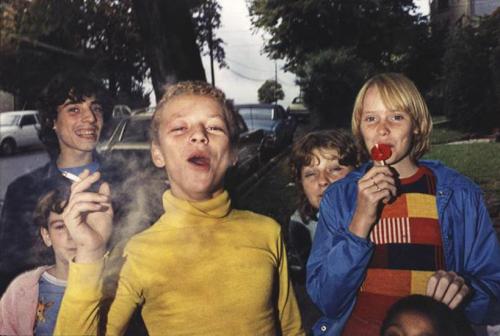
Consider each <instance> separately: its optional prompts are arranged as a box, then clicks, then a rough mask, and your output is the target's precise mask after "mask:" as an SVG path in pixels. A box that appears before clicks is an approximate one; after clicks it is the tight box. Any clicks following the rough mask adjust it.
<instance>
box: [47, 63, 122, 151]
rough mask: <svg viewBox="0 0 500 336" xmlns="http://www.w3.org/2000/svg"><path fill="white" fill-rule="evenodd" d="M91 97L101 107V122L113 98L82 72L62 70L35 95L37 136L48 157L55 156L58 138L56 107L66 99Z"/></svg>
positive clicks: (73, 99)
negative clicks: (55, 128)
mask: <svg viewBox="0 0 500 336" xmlns="http://www.w3.org/2000/svg"><path fill="white" fill-rule="evenodd" d="M92 96H94V97H95V98H96V100H97V101H98V102H99V104H101V106H102V108H103V111H104V112H103V119H104V122H106V121H107V120H109V118H110V116H111V108H112V105H113V101H112V99H111V96H110V95H109V92H108V90H107V89H106V88H105V87H104V84H103V83H102V82H101V81H99V80H98V79H97V78H96V77H94V76H92V75H89V74H84V73H82V72H77V71H76V72H75V71H72V72H66V73H61V74H58V75H56V76H54V77H53V78H52V79H51V80H50V82H49V83H48V84H47V86H46V87H45V88H44V89H43V91H42V92H41V94H40V97H39V98H38V102H37V109H38V111H39V113H40V124H41V129H40V132H39V137H40V140H41V141H42V143H43V144H44V145H45V147H46V149H47V151H48V152H49V154H50V156H51V157H52V158H55V157H57V156H58V155H59V151H60V148H59V141H58V139H57V135H56V133H55V131H54V129H53V127H54V121H55V120H56V119H57V107H58V106H60V105H62V104H63V103H64V102H65V101H66V100H68V99H69V100H70V101H71V102H74V103H80V102H82V101H84V99H85V98H86V97H92Z"/></svg>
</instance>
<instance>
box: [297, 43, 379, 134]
mask: <svg viewBox="0 0 500 336" xmlns="http://www.w3.org/2000/svg"><path fill="white" fill-rule="evenodd" d="M370 72H371V69H370V65H369V64H368V63H367V62H365V61H363V60H362V59H360V58H359V57H357V56H356V55H354V52H353V50H352V49H344V48H341V49H339V50H333V49H327V50H325V51H321V52H319V53H318V54H316V55H313V56H311V57H310V58H309V60H308V62H307V63H306V64H305V66H304V67H303V70H301V71H300V73H299V83H300V85H301V87H302V90H303V93H304V100H305V102H306V104H307V106H309V107H310V108H311V111H312V112H313V113H315V114H317V115H318V117H319V119H320V124H321V125H324V126H327V127H331V126H335V127H342V126H346V125H348V124H349V120H350V116H351V113H352V105H353V102H354V99H355V95H356V92H357V90H359V88H360V87H361V85H362V83H363V81H364V80H365V79H366V78H367V77H368V75H369V74H370Z"/></svg>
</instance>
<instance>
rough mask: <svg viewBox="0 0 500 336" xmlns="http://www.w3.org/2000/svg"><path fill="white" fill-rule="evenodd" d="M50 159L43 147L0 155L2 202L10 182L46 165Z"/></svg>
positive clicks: (0, 200)
mask: <svg viewBox="0 0 500 336" xmlns="http://www.w3.org/2000/svg"><path fill="white" fill-rule="evenodd" d="M48 160H49V157H48V155H47V154H46V152H45V151H44V150H41V149H37V150H31V151H23V152H18V153H16V154H14V155H12V156H0V203H2V202H3V199H4V196H5V192H6V191H7V187H8V186H9V183H10V182H12V181H13V180H14V179H16V177H18V176H21V175H23V174H26V173H27V172H29V171H32V170H33V169H35V168H37V167H40V166H42V165H44V164H45V163H46V162H47V161H48Z"/></svg>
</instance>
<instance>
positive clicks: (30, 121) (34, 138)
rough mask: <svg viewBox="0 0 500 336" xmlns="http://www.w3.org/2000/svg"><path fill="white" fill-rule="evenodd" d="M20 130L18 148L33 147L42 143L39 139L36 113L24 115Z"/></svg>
mask: <svg viewBox="0 0 500 336" xmlns="http://www.w3.org/2000/svg"><path fill="white" fill-rule="evenodd" d="M19 128H20V129H19V133H18V134H19V137H18V139H17V145H18V146H31V145H36V144H39V143H40V139H39V138H38V129H39V124H38V121H37V119H36V116H35V114H34V113H32V114H25V115H23V116H22V117H21V121H20V123H19Z"/></svg>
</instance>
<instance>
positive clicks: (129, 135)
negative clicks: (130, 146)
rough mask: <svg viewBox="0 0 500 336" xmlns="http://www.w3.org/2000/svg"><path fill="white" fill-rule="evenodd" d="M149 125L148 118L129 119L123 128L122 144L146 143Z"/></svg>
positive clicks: (149, 120)
mask: <svg viewBox="0 0 500 336" xmlns="http://www.w3.org/2000/svg"><path fill="white" fill-rule="evenodd" d="M150 124H151V119H149V118H148V119H142V118H141V119H130V120H129V122H128V124H127V126H126V127H125V132H124V133H123V138H122V142H148V141H149V125H150Z"/></svg>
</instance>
